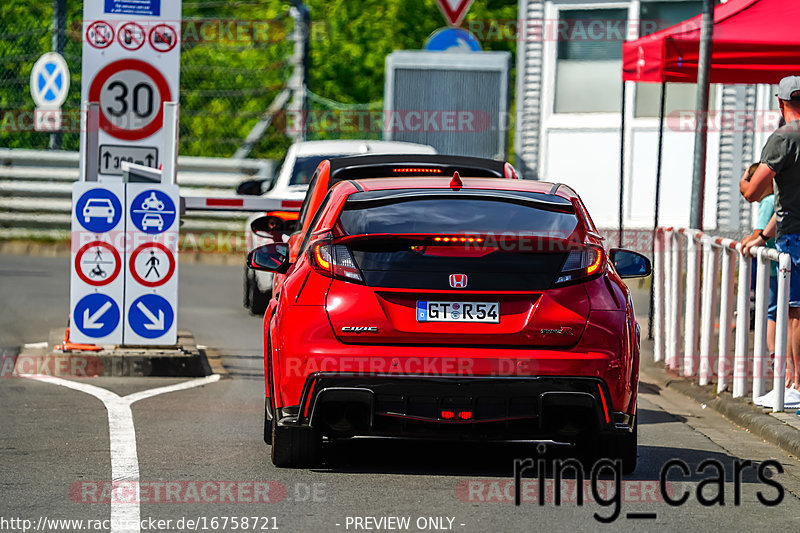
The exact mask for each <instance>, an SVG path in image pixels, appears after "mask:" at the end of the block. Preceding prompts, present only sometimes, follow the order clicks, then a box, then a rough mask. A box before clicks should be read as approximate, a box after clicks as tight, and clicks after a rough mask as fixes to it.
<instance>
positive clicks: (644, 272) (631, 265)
mask: <svg viewBox="0 0 800 533" xmlns="http://www.w3.org/2000/svg"><path fill="white" fill-rule="evenodd" d="M608 255H609V258H610V259H611V263H613V265H614V270H616V271H617V274H619V276H620V277H621V278H644V277H647V276H649V275H650V274H652V273H653V267H652V265H651V264H650V260H649V259H648V258H647V257H645V256H644V255H642V254H640V253H637V252H631V251H630V250H623V249H622V248H612V249H611V251H610V252H609V254H608Z"/></svg>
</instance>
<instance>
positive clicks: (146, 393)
mask: <svg viewBox="0 0 800 533" xmlns="http://www.w3.org/2000/svg"><path fill="white" fill-rule="evenodd" d="M20 377H24V378H28V379H33V380H36V381H41V382H43V383H52V384H53V385H60V386H62V387H66V388H68V389H72V390H76V391H80V392H83V393H86V394H90V395H92V396H94V397H95V398H97V399H98V400H100V401H101V402H103V405H104V406H105V408H106V411H107V412H108V435H109V441H110V442H109V448H110V451H111V480H112V481H116V482H119V481H126V482H133V486H134V487H135V498H134V502H135V503H121V502H115V501H114V499H113V498H112V500H111V526H112V528H111V533H120V532H123V531H124V532H139V531H141V529H140V506H139V483H138V481H139V456H138V454H137V452H136V430H135V428H134V426H133V412H132V411H131V404H133V403H134V402H138V401H139V400H145V399H147V398H152V397H153V396H158V395H159V394H166V393H169V392H176V391H181V390H186V389H191V388H193V387H201V386H203V385H207V384H209V383H214V382H216V381H219V379H220V375H219V374H212V375H211V376H207V377H205V378H201V379H193V380H190V381H184V382H182V383H177V384H175V385H169V386H166V387H158V388H156V389H149V390H143V391H139V392H134V393H133V394H128V395H127V396H119V395H117V394H115V393H113V392H111V391H110V390H107V389H104V388H101V387H96V386H94V385H89V384H88V383H78V382H75V381H69V380H67V379H61V378H56V377H52V376H43V375H38V374H21V375H20Z"/></svg>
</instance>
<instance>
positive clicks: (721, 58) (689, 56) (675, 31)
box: [619, 0, 800, 338]
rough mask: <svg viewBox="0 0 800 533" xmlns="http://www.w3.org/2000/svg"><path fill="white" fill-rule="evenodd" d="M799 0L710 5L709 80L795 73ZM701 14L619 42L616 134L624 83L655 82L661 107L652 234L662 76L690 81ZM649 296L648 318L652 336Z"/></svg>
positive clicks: (772, 79)
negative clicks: (619, 90) (620, 85)
mask: <svg viewBox="0 0 800 533" xmlns="http://www.w3.org/2000/svg"><path fill="white" fill-rule="evenodd" d="M798 24H800V0H730V1H729V2H727V3H725V4H720V5H718V6H716V7H715V8H714V32H713V39H712V46H711V50H712V55H711V62H710V65H709V78H710V81H711V83H773V84H774V83H778V81H780V79H781V78H783V77H784V76H790V75H800V28H798ZM701 28H702V15H699V16H697V17H694V18H691V19H689V20H686V21H684V22H681V23H680V24H676V25H675V26H672V27H670V28H666V29H664V30H661V31H659V32H656V33H653V34H651V35H648V36H646V37H642V38H641V39H637V40H635V41H629V42H626V43H623V45H622V79H623V91H622V99H623V104H622V138H623V139H624V133H625V83H624V82H626V81H634V82H655V83H661V113H660V125H659V135H658V162H657V168H656V198H655V211H654V213H655V217H654V221H653V237H654V243H655V230H656V228H657V227H658V215H659V196H660V189H661V161H662V157H663V138H664V109H665V102H666V84H667V82H679V83H696V82H697V71H698V63H699V55H700V54H699V52H700V32H701ZM620 147H621V148H620V152H621V153H620V184H619V185H620V205H619V233H620V245H621V243H622V230H623V227H622V226H623V224H622V221H623V213H622V208H623V202H622V199H623V184H624V174H625V157H624V150H625V148H624V142H621V143H620ZM652 300H653V293H652V289H651V294H650V303H651V306H650V309H651V313H650V324H649V328H648V329H649V331H648V336H649V337H651V338H652V308H653V306H652V303H653V302H652Z"/></svg>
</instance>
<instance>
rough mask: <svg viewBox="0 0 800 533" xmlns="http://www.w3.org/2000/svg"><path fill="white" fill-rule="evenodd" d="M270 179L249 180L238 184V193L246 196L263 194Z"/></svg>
mask: <svg viewBox="0 0 800 533" xmlns="http://www.w3.org/2000/svg"><path fill="white" fill-rule="evenodd" d="M267 181H269V180H247V181H243V182H241V183H240V184H239V185H237V186H236V194H241V195H245V196H261V195H262V194H264V184H265V183H266V182H267Z"/></svg>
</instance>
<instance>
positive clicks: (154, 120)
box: [81, 0, 181, 181]
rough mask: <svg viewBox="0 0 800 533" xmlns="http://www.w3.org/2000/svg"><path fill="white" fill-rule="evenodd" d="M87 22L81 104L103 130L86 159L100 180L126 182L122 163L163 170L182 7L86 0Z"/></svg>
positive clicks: (160, 1)
mask: <svg viewBox="0 0 800 533" xmlns="http://www.w3.org/2000/svg"><path fill="white" fill-rule="evenodd" d="M83 19H84V23H83V34H84V43H83V59H82V69H83V70H82V77H81V100H82V101H83V102H97V103H98V104H99V107H98V110H99V126H100V129H99V132H98V135H97V153H96V154H95V153H87V150H88V149H89V147H88V146H87V143H83V142H82V143H81V158H82V160H83V158H85V157H87V156H88V157H89V158H92V157H94V158H95V159H96V160H97V162H98V164H97V172H98V173H99V177H100V181H105V180H112V181H115V180H116V181H121V180H122V167H121V163H122V162H123V161H129V162H133V163H137V164H141V165H146V166H150V167H152V168H158V167H159V166H160V165H161V163H162V161H161V158H162V157H164V153H165V152H164V150H163V146H164V133H163V129H164V112H163V108H164V104H165V103H167V102H172V101H177V100H178V89H179V73H180V21H181V1H180V0H170V1H169V2H167V1H164V0H141V1H138V2H123V1H116V0H105V1H100V0H87V1H85V2H84V11H83ZM84 121H85V118H84ZM83 127H84V128H85V127H86V123H85V122H84V124H83ZM167 157H169V156H167ZM87 179H91V177H89V178H87Z"/></svg>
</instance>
